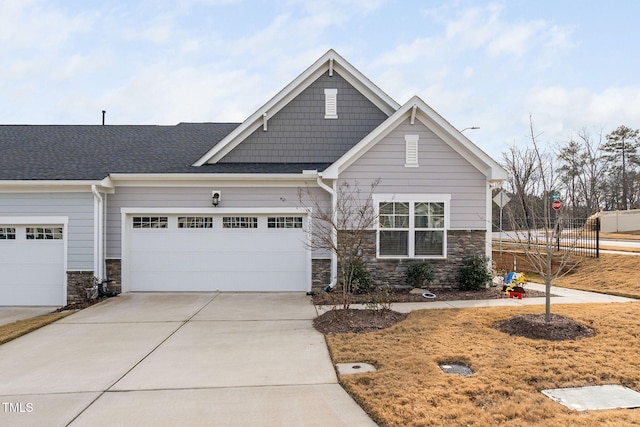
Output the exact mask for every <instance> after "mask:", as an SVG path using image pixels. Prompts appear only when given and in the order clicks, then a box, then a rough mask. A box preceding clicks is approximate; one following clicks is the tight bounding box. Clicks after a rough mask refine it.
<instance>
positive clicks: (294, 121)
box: [220, 72, 387, 163]
mask: <svg viewBox="0 0 640 427" xmlns="http://www.w3.org/2000/svg"><path fill="white" fill-rule="evenodd" d="M325 88H335V89H338V97H337V99H338V104H337V105H338V118H337V119H325V118H324V113H325V110H324V89H325ZM386 119H387V115H386V114H384V113H383V112H382V111H381V110H379V109H378V107H376V106H375V105H374V104H373V103H371V102H370V101H369V100H368V99H367V98H366V97H364V96H363V95H362V94H361V93H360V92H358V91H357V90H356V89H355V88H354V87H353V86H351V85H350V84H349V83H348V82H347V81H346V80H344V79H343V78H342V77H340V75H339V74H338V73H336V72H334V74H333V77H329V76H328V74H323V75H322V76H321V77H320V78H318V80H316V81H315V82H314V83H312V84H311V85H310V86H309V87H308V88H307V89H305V90H304V91H303V92H302V93H301V94H300V95H298V96H297V97H296V98H294V99H293V100H292V101H291V102H290V103H289V104H288V105H287V106H286V107H284V108H283V109H282V110H280V111H279V112H278V113H277V114H275V115H274V116H273V117H270V118H269V120H268V122H267V129H268V130H267V131H266V132H265V131H263V130H262V127H260V128H259V129H257V130H256V131H255V132H254V133H253V134H252V135H250V136H249V137H248V138H247V139H245V140H244V141H243V142H242V143H240V145H238V146H237V147H236V148H235V149H234V150H232V151H231V152H230V153H229V154H227V155H226V156H225V157H224V158H223V159H221V160H220V163H233V162H236V163H243V162H246V163H255V162H258V163H261V162H275V163H280V162H284V163H297V162H304V163H309V162H331V163H332V162H334V161H335V160H337V159H338V158H339V157H340V156H342V154H344V153H345V152H346V151H347V150H348V149H349V148H351V147H352V146H353V145H355V144H357V143H358V142H359V141H360V140H361V139H362V138H364V137H365V136H366V135H367V134H369V133H370V132H371V131H372V130H373V129H375V128H376V127H377V126H378V125H379V124H380V123H382V122H383V121H384V120H386Z"/></svg>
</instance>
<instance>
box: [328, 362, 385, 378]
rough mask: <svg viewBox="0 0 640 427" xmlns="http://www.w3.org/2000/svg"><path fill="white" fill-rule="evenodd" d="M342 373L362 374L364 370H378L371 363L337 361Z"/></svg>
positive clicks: (337, 366) (339, 371)
mask: <svg viewBox="0 0 640 427" xmlns="http://www.w3.org/2000/svg"><path fill="white" fill-rule="evenodd" d="M336 368H338V373H339V374H340V375H351V374H361V373H363V372H376V371H377V369H376V367H375V366H373V365H371V364H369V363H336Z"/></svg>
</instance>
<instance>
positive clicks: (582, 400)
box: [542, 385, 640, 411]
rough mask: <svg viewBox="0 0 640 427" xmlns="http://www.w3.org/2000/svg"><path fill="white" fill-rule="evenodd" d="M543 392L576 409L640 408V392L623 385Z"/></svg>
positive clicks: (556, 389) (558, 389)
mask: <svg viewBox="0 0 640 427" xmlns="http://www.w3.org/2000/svg"><path fill="white" fill-rule="evenodd" d="M542 393H543V394H544V395H545V396H547V397H548V398H550V399H552V400H555V401H556V402H558V403H561V404H563V405H564V406H566V407H568V408H571V409H575V410H576V411H591V410H597V409H616V408H640V393H638V392H637V391H634V390H632V389H630V388H627V387H623V386H621V385H599V386H590V387H571V388H554V389H549V390H542Z"/></svg>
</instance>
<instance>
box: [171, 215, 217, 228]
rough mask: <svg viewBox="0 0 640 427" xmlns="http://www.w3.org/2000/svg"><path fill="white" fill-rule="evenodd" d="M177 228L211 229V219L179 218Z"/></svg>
mask: <svg viewBox="0 0 640 427" xmlns="http://www.w3.org/2000/svg"><path fill="white" fill-rule="evenodd" d="M178 228H213V217H210V216H180V217H178Z"/></svg>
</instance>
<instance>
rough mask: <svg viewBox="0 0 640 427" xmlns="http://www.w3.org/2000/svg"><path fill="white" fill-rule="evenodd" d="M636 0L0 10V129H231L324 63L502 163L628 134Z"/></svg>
mask: <svg viewBox="0 0 640 427" xmlns="http://www.w3.org/2000/svg"><path fill="white" fill-rule="evenodd" d="M639 18H640V1H636V0H610V1H608V2H604V1H593V0H536V1H531V0H508V1H507V0H505V1H472V0H469V1H466V0H459V1H456V0H448V1H430V0H424V1H391V0H389V1H385V0H306V1H302V0H299V1H298V0H281V1H260V0H253V1H249V0H246V1H242V0H173V1H169V0H153V1H152V0H109V1H92V0H0V124H100V123H101V121H102V113H101V112H102V110H106V111H107V113H106V122H107V124H114V125H115V124H145V125H146V124H156V125H175V124H178V123H180V122H241V121H243V120H244V119H246V118H247V117H248V116H249V115H251V114H252V113H253V112H255V111H256V110H257V109H258V108H259V107H260V106H262V105H263V104H264V103H266V102H267V101H268V100H269V99H270V98H271V97H273V96H274V95H275V94H276V93H277V92H278V91H279V90H281V89H282V88H283V87H284V86H285V85H287V84H288V83H290V82H291V81H292V80H293V79H295V78H296V77H297V76H298V75H299V74H300V73H302V72H303V71H304V70H305V69H306V68H307V67H308V66H310V65H311V64H312V63H313V62H314V61H315V60H316V59H318V58H319V57H320V56H322V55H323V54H324V53H325V52H326V51H327V50H329V49H335V50H336V51H337V52H338V53H339V54H340V55H342V56H343V57H344V58H345V59H346V60H347V61H349V62H350V63H351V64H352V65H353V66H355V67H356V68H357V69H358V70H360V71H361V72H362V73H363V74H364V75H365V76H367V77H368V78H369V79H370V80H372V81H373V82H374V83H375V84H376V85H377V86H379V87H380V88H381V89H382V90H383V91H384V92H386V93H387V94H388V95H389V96H391V97H392V98H393V99H395V100H396V101H397V102H398V103H400V104H403V103H405V102H406V101H407V100H409V99H410V98H411V97H412V96H414V95H418V96H419V97H420V98H422V99H423V100H424V101H425V102H426V103H427V104H429V105H430V106H431V107H432V108H434V109H435V110H436V111H437V112H438V113H439V114H440V115H441V116H443V117H444V118H445V119H446V120H448V121H449V122H450V123H451V124H452V125H453V126H455V127H456V128H458V129H464V128H467V127H479V128H480V129H477V130H472V129H469V130H466V131H465V135H466V136H467V137H468V138H470V139H471V140H472V141H473V142H474V143H475V144H476V145H478V146H479V147H480V148H482V149H483V150H484V151H486V152H487V153H488V154H490V155H491V156H493V157H494V158H495V159H496V160H499V161H500V160H501V158H502V153H503V152H505V151H506V150H507V149H508V147H509V146H512V145H516V146H522V147H523V146H526V144H528V143H529V136H528V135H530V130H529V121H530V118H531V120H532V122H533V126H534V130H535V133H536V135H539V136H538V140H539V142H540V143H541V144H542V145H543V146H546V147H550V148H553V147H557V146H558V145H559V144H562V143H564V142H566V141H568V140H569V138H571V137H572V136H575V134H576V133H577V132H579V131H582V130H586V131H588V132H589V133H591V134H593V135H599V134H603V135H606V134H607V133H609V132H611V131H612V130H614V129H615V128H617V127H618V126H620V125H625V126H628V127H631V128H633V129H637V128H640V77H639V76H640V55H639V50H640V26H638V23H637V21H638V19H639Z"/></svg>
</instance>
